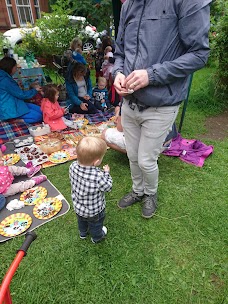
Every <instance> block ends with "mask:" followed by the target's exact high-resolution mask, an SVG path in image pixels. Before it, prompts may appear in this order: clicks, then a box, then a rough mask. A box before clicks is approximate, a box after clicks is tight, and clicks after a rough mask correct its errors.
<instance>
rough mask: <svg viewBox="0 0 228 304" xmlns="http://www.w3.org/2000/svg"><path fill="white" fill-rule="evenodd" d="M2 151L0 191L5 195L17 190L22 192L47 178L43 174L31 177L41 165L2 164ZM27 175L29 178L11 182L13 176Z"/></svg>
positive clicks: (0, 158)
mask: <svg viewBox="0 0 228 304" xmlns="http://www.w3.org/2000/svg"><path fill="white" fill-rule="evenodd" d="M2 155H3V154H2V151H1V150H0V193H1V194H3V195H4V196H5V197H7V196H10V195H14V194H16V193H19V192H24V191H25V190H27V189H30V188H32V187H34V186H35V185H38V184H40V183H42V182H43V181H45V180H47V177H46V176H45V175H40V176H37V177H33V176H34V175H35V174H36V173H38V172H39V171H40V168H41V166H36V167H30V168H26V167H19V166H4V162H3V160H2ZM19 175H27V176H28V177H29V178H31V179H30V180H26V181H21V182H18V183H15V184H13V180H14V176H19Z"/></svg>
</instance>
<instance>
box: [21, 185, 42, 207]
mask: <svg viewBox="0 0 228 304" xmlns="http://www.w3.org/2000/svg"><path fill="white" fill-rule="evenodd" d="M46 196H47V189H46V188H44V187H41V186H38V187H34V188H31V189H28V190H26V191H24V192H23V193H22V194H21V196H20V200H21V201H23V202H24V204H25V205H27V206H31V205H36V203H37V202H38V201H39V200H40V199H42V198H45V197H46Z"/></svg>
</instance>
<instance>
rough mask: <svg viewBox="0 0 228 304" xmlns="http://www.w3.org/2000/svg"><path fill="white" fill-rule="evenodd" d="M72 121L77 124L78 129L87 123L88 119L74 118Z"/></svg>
mask: <svg viewBox="0 0 228 304" xmlns="http://www.w3.org/2000/svg"><path fill="white" fill-rule="evenodd" d="M74 122H75V123H76V124H77V126H78V128H79V129H80V128H84V127H85V126H86V125H88V123H89V121H88V119H86V118H77V119H75V120H74Z"/></svg>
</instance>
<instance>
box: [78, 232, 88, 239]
mask: <svg viewBox="0 0 228 304" xmlns="http://www.w3.org/2000/svg"><path fill="white" fill-rule="evenodd" d="M87 235H88V231H87V232H86V233H81V232H80V235H79V237H80V239H81V240H85V239H86V238H87Z"/></svg>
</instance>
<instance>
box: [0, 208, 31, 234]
mask: <svg viewBox="0 0 228 304" xmlns="http://www.w3.org/2000/svg"><path fill="white" fill-rule="evenodd" d="M31 224H32V218H31V216H30V215H28V214H26V213H15V214H12V215H10V216H7V217H6V218H5V219H4V220H3V221H2V222H1V223H0V234H1V235H3V236H16V235H19V234H21V233H23V232H24V231H26V230H27V229H28V228H29V227H30V226H31Z"/></svg>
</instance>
